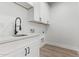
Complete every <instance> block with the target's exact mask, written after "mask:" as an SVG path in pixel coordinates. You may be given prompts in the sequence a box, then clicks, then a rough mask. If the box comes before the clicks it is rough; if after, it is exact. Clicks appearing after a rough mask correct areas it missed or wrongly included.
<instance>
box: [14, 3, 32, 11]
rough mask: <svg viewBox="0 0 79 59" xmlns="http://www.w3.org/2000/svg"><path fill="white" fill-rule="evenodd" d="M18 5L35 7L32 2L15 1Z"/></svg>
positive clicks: (28, 7)
mask: <svg viewBox="0 0 79 59" xmlns="http://www.w3.org/2000/svg"><path fill="white" fill-rule="evenodd" d="M15 3H16V4H17V5H19V6H21V7H24V8H26V9H27V10H29V9H31V8H33V3H32V2H15Z"/></svg>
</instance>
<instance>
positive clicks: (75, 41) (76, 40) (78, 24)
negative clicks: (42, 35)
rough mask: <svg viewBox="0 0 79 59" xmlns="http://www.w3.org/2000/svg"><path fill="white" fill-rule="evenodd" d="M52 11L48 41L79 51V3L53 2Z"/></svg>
mask: <svg viewBox="0 0 79 59" xmlns="http://www.w3.org/2000/svg"><path fill="white" fill-rule="evenodd" d="M50 13H51V18H50V27H49V29H48V32H47V36H46V38H47V42H48V43H49V44H52V45H57V46H61V47H65V48H68V49H73V50H78V51H79V3H76V2H73V3H72V2H65V3H64V2H62V3H61V2H59V3H58V2H56V3H52V4H51V12H50Z"/></svg>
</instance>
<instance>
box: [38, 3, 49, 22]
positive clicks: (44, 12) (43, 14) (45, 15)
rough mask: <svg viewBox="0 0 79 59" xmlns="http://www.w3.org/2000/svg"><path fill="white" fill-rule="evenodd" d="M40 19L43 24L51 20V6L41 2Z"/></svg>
mask: <svg viewBox="0 0 79 59" xmlns="http://www.w3.org/2000/svg"><path fill="white" fill-rule="evenodd" d="M39 5H40V18H41V20H42V22H44V23H47V21H48V20H49V11H50V10H49V5H48V3H46V2H40V4H39Z"/></svg>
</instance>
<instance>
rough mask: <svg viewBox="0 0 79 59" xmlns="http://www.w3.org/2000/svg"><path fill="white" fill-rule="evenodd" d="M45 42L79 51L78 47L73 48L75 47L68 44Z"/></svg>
mask: <svg viewBox="0 0 79 59" xmlns="http://www.w3.org/2000/svg"><path fill="white" fill-rule="evenodd" d="M46 44H50V45H54V46H59V47H62V48H66V49H70V50H74V51H79V49H77V48H75V47H73V46H72V47H71V46H68V45H63V44H58V43H56V42H48V41H47V42H46Z"/></svg>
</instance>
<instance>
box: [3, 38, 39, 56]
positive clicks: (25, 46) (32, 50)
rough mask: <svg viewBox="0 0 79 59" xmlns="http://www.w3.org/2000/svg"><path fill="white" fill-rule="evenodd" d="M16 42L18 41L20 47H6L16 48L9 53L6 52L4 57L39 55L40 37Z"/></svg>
mask: <svg viewBox="0 0 79 59" xmlns="http://www.w3.org/2000/svg"><path fill="white" fill-rule="evenodd" d="M16 43H17V46H19V47H18V48H16V49H15V48H14V47H13V48H11V47H12V46H13V45H12V46H10V47H6V48H10V49H14V50H12V51H11V52H9V53H8V54H4V55H3V57H39V48H40V39H37V38H31V39H29V40H28V41H27V39H26V40H24V41H22V42H21V41H20V43H19V41H17V42H16ZM16 43H14V44H15V46H16ZM10 44H11V43H10ZM19 44H20V45H19ZM8 45H9V43H8ZM6 46H7V45H6ZM4 51H6V50H4ZM3 53H4V52H3Z"/></svg>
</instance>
